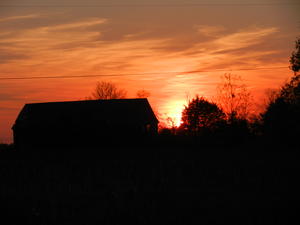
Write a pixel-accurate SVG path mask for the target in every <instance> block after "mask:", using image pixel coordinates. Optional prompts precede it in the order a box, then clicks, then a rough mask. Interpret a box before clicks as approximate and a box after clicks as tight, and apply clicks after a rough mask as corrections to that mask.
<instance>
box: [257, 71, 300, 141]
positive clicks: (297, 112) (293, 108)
mask: <svg viewBox="0 0 300 225" xmlns="http://www.w3.org/2000/svg"><path fill="white" fill-rule="evenodd" d="M262 118H263V122H264V132H265V134H266V135H267V136H268V137H270V138H273V139H274V140H276V141H284V142H285V141H289V142H290V143H295V142H296V140H295V139H294V138H293V137H296V136H297V135H299V133H300V75H294V76H293V77H292V79H291V81H290V82H288V83H286V84H285V85H284V86H283V87H282V88H281V90H280V92H279V94H278V96H277V98H276V99H275V100H274V101H273V102H271V103H270V104H269V105H268V107H267V109H266V112H265V113H264V114H263V115H262Z"/></svg>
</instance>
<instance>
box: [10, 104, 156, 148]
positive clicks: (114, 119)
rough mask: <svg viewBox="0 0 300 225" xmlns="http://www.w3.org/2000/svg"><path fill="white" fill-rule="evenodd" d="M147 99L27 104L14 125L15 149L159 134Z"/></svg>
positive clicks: (95, 143)
mask: <svg viewBox="0 0 300 225" xmlns="http://www.w3.org/2000/svg"><path fill="white" fill-rule="evenodd" d="M157 125H158V120H157V118H156V116H155V114H154V113H153V110H152V108H151V106H150V104H149V102H148V100H147V99H145V98H144V99H112V100H87V101H72V102H46V103H33V104H26V105H25V106H24V107H23V109H22V110H21V112H20V113H19V115H18V117H17V119H16V121H15V124H14V125H13V127H12V129H13V134H14V144H15V145H16V147H18V148H19V147H20V148H22V147H30V146H41V145H42V146H52V145H75V146H77V145H78V144H88V145H89V144H92V145H101V144H103V143H109V142H116V141H119V140H127V141H129V140H130V141H134V139H137V138H139V137H145V136H149V135H150V136H151V135H154V134H156V133H157Z"/></svg>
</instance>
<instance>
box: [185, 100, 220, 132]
mask: <svg viewBox="0 0 300 225" xmlns="http://www.w3.org/2000/svg"><path fill="white" fill-rule="evenodd" d="M224 119H225V113H224V112H223V111H222V110H221V109H220V108H219V107H218V106H217V105H216V104H215V103H211V102H209V101H207V100H206V99H205V98H203V97H199V96H196V97H195V98H194V99H192V100H191V101H190V102H189V104H188V106H185V108H184V110H183V112H182V127H183V128H184V129H186V130H187V131H188V132H190V133H192V134H199V133H203V132H205V131H212V130H214V129H216V128H217V127H218V125H219V124H220V123H221V122H223V121H224Z"/></svg>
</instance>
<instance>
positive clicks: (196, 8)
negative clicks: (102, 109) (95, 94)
mask: <svg viewBox="0 0 300 225" xmlns="http://www.w3.org/2000/svg"><path fill="white" fill-rule="evenodd" d="M25 2H26V4H25V3H24V1H22V0H9V1H8V0H7V1H6V0H2V1H1V2H0V50H1V51H0V78H5V77H7V78H11V77H32V76H79V75H95V74H98V75H104V74H106V75H107V74H113V75H121V76H103V77H85V78H67V79H32V80H0V143H1V142H11V140H12V134H11V130H10V127H11V126H12V124H13V122H14V120H15V118H16V116H17V114H18V112H19V111H20V109H21V108H22V106H23V105H24V104H25V103H30V102H44V101H65V100H79V99H84V98H85V97H86V96H88V95H90V93H91V91H92V90H93V88H94V87H95V84H96V82H97V81H101V80H105V81H112V82H115V83H116V84H117V85H118V86H119V87H121V88H124V89H126V90H128V97H135V93H136V91H137V90H140V89H145V90H147V91H149V92H150V93H151V96H150V98H149V100H150V103H151V105H152V106H153V108H154V109H155V111H157V112H158V113H159V115H160V116H161V117H162V118H166V117H167V116H170V117H175V118H177V120H178V119H179V117H180V113H181V110H182V108H183V104H185V103H186V95H187V94H188V95H189V96H191V97H193V96H194V95H195V94H199V95H203V96H205V97H207V98H213V96H215V95H216V86H217V84H218V83H219V82H220V81H221V79H220V76H222V74H224V73H226V72H231V73H234V74H238V75H240V76H242V77H243V79H244V80H245V83H246V84H247V85H248V86H249V88H250V89H251V91H252V93H253V95H254V97H255V100H256V102H257V104H260V103H261V96H262V95H263V94H264V92H265V90H266V89H267V88H274V87H278V86H279V85H280V84H282V83H283V82H284V81H286V80H287V79H288V78H289V77H290V76H291V75H292V73H291V71H289V69H288V66H289V63H288V60H289V56H290V54H291V51H292V50H293V48H294V41H295V39H296V37H297V36H298V35H299V26H300V25H299V23H300V18H299V13H298V12H299V11H300V10H299V9H300V5H299V4H296V3H297V2H298V1H292V0H291V1H288V0H260V1H250V0H249V1H248V0H243V1H241V0H240V1H238V0H235V1H234V0H223V1H221V0H218V1H217V0H210V1H208V0H207V1H204V0H203V1H201V0H198V1H183V0H173V1H170V0H169V1H168V0H160V1H151V4H150V2H149V1H145V0H139V1H130V0H128V1H126V4H125V3H124V1H121V0H109V1H106V0H103V1H96V0H89V1H87V0H85V1H83V0H72V1H71V0H70V1H66V0H65V1H63V0H60V1H58V0H57V1H56V0H43V1H38V0H26V1H25ZM273 67H284V68H281V69H280V68H276V69H259V70H253V69H255V68H273ZM249 69H250V70H249ZM190 71H195V72H190ZM173 72H175V73H173ZM129 74H133V76H131V75H129Z"/></svg>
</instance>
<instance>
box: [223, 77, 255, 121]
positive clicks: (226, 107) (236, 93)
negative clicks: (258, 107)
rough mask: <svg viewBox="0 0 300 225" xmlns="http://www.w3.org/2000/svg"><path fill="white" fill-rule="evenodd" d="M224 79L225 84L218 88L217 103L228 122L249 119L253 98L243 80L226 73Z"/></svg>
mask: <svg viewBox="0 0 300 225" xmlns="http://www.w3.org/2000/svg"><path fill="white" fill-rule="evenodd" d="M222 78H223V83H222V84H220V85H219V86H218V96H217V103H218V105H219V106H220V107H221V108H222V110H223V111H224V112H225V113H226V117H227V120H228V121H229V122H233V121H234V120H236V119H242V120H245V119H248V117H249V114H250V113H249V111H250V107H251V98H252V97H251V93H250V92H249V90H248V89H247V86H246V85H245V84H243V83H242V78H241V77H240V76H237V75H234V74H230V73H228V74H226V73H225V74H224V76H223V77H222Z"/></svg>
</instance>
